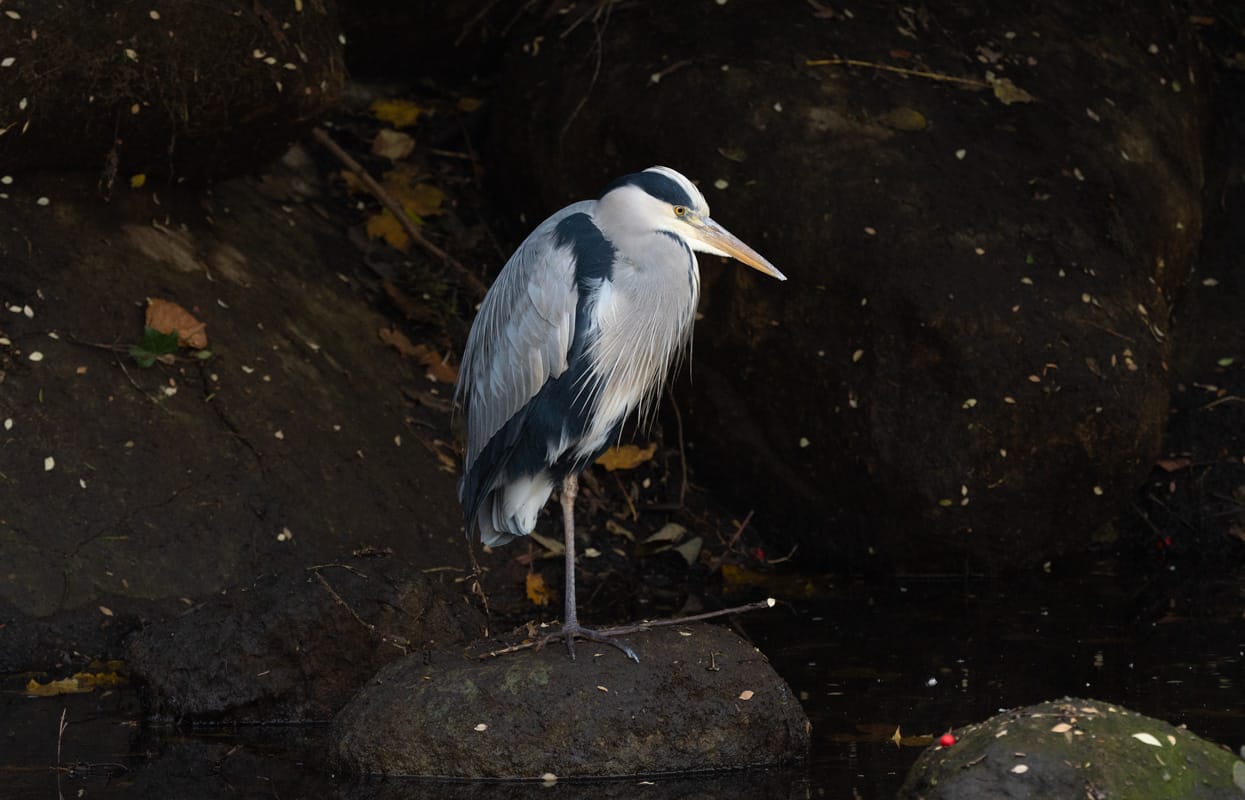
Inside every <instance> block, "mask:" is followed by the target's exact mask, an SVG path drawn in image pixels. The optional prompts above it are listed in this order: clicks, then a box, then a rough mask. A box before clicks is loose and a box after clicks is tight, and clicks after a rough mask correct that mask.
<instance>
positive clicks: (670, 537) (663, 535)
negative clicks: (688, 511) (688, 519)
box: [641, 522, 687, 544]
mask: <svg viewBox="0 0 1245 800" xmlns="http://www.w3.org/2000/svg"><path fill="white" fill-rule="evenodd" d="M686 533H687V528H684V527H683V526H682V525H680V524H679V523H677V522H667V523H666V524H665V525H662V526H661V529H660V530H658V531H657V532H656V533H654V534H653V535H651V536H649V537H648V538H647V539H645V540H644V541H643V542H641V544H652V543H653V542H677V541H679V540H680V539H682V538H683V535H684V534H686Z"/></svg>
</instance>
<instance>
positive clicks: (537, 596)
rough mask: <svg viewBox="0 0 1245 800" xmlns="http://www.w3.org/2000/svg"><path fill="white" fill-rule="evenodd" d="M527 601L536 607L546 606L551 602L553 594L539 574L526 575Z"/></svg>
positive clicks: (530, 573)
mask: <svg viewBox="0 0 1245 800" xmlns="http://www.w3.org/2000/svg"><path fill="white" fill-rule="evenodd" d="M527 599H528V600H531V601H532V602H533V603H535V604H536V605H538V606H547V605H549V603H550V601H552V600H553V592H552V591H551V590H550V589H549V587H548V586H546V585H545V579H544V578H542V577H540V573H539V572H529V573H527Z"/></svg>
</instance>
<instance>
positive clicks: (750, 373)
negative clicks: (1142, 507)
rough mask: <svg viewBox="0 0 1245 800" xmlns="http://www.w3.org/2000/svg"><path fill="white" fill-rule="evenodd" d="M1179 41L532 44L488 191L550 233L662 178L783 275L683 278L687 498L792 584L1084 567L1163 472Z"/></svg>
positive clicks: (620, 18)
mask: <svg viewBox="0 0 1245 800" xmlns="http://www.w3.org/2000/svg"><path fill="white" fill-rule="evenodd" d="M1185 14H1186V12H1185V11H1184V10H1183V9H1182V8H1180V7H1178V6H1175V5H1170V4H1164V6H1163V9H1162V10H1161V11H1159V12H1158V13H1155V12H1154V11H1153V10H1152V9H1148V10H1147V11H1145V12H1140V11H1138V12H1136V13H1134V12H1133V11H1131V10H1129V9H1127V8H1124V7H1121V6H1119V5H1118V4H1116V3H1112V2H1098V3H1091V4H1088V5H1086V4H1082V3H1074V2H1059V3H1054V4H1047V5H1045V6H1042V7H1041V8H1040V9H1038V8H1036V7H1021V6H1013V7H1009V8H1008V9H1001V8H999V7H997V6H994V5H992V4H989V3H967V4H965V3H933V4H925V5H923V6H921V8H920V9H919V10H912V9H906V8H900V7H896V6H889V5H884V4H883V5H872V6H867V7H865V8H861V9H853V13H851V14H841V13H838V12H837V11H834V10H829V11H826V12H825V13H815V12H814V11H813V10H811V9H809V8H808V7H807V6H801V5H798V4H794V5H784V6H781V7H777V8H775V9H773V10H772V13H769V14H765V15H761V14H757V13H755V11H754V10H753V9H751V8H750V7H748V6H747V5H746V4H726V5H721V6H715V7H712V8H709V9H708V10H706V8H702V7H699V6H694V5H687V4H684V5H680V6H675V7H672V8H665V7H662V8H660V9H658V8H657V7H652V6H647V7H646V6H636V7H630V8H622V7H619V8H617V9H616V10H614V12H613V13H611V14H609V15H607V16H606V17H605V18H600V17H598V18H595V19H593V20H591V22H587V21H583V20H579V19H578V18H577V17H576V18H574V19H570V18H568V19H561V18H547V19H545V20H542V21H540V22H537V23H534V24H533V25H532V27H530V28H529V29H528V30H526V31H525V32H524V33H523V34H521V35H520V34H516V36H515V45H514V47H513V48H512V51H511V57H510V60H509V61H508V72H507V80H506V81H505V82H503V83H502V84H501V86H500V87H499V91H498V93H497V100H496V110H497V112H496V114H497V118H498V119H499V120H505V121H506V125H505V128H506V130H507V135H506V136H504V137H496V138H494V139H493V140H492V142H491V145H492V147H493V149H494V151H495V154H496V156H497V157H496V158H495V163H496V164H497V166H498V170H497V172H496V173H495V175H494V179H495V180H494V182H495V184H496V185H497V186H498V187H499V189H501V190H502V191H504V192H506V193H507V194H508V195H509V196H510V197H512V198H514V200H515V202H516V203H517V204H518V205H520V206H521V207H522V208H524V209H525V210H527V212H528V215H529V219H539V218H540V216H539V215H541V214H543V213H548V212H549V211H551V210H553V209H556V208H558V207H559V206H561V205H562V204H564V203H565V202H567V201H568V200H572V199H579V198H582V197H585V196H593V195H594V194H595V193H596V192H597V191H598V190H599V189H600V187H601V186H602V185H604V183H605V182H606V181H608V180H609V179H610V178H611V177H613V176H614V175H617V174H620V173H624V172H627V171H630V170H634V169H637V168H643V167H645V166H648V165H649V164H650V163H670V164H674V165H677V166H678V167H679V168H680V169H681V170H683V171H684V172H685V173H686V174H688V175H689V176H692V177H693V178H695V179H698V180H699V181H700V185H701V187H702V189H703V190H704V191H705V194H706V197H707V199H708V201H709V203H710V205H711V207H712V209H713V212H714V217H715V218H716V219H718V220H719V221H721V222H722V223H723V224H725V225H726V226H727V227H728V228H729V229H731V230H732V231H733V232H734V233H736V234H739V235H740V236H741V237H742V238H743V239H744V240H745V241H748V242H749V243H751V244H753V245H755V246H756V248H757V249H758V250H759V251H761V252H762V253H764V254H765V255H766V256H767V257H768V258H769V259H770V260H772V261H773V262H774V263H775V264H776V265H777V266H778V267H779V268H781V269H783V270H784V271H786V272H787V274H788V276H789V278H790V280H789V281H788V282H787V283H785V284H771V283H763V282H762V281H760V280H759V279H757V278H755V277H754V276H752V275H750V274H747V273H748V271H747V270H745V269H739V268H736V267H734V266H724V265H719V264H718V263H716V262H715V261H714V260H713V259H712V258H705V259H702V267H703V269H702V272H703V275H704V277H703V281H704V296H703V298H702V302H701V311H702V312H703V315H704V317H703V319H702V320H701V321H699V322H698V324H697V328H698V330H697V338H696V349H695V356H696V363H695V365H694V372H695V379H694V380H693V381H692V382H691V384H690V387H689V390H690V393H691V397H690V400H688V401H686V402H687V405H685V406H684V422H685V423H686V430H687V438H688V441H689V444H690V445H691V448H690V449H689V453H690V457H691V458H692V459H693V463H694V464H695V465H696V467H697V468H698V469H699V471H700V473H701V474H702V475H703V476H704V479H705V480H708V481H710V482H711V483H712V484H713V485H714V486H715V487H717V488H718V489H719V490H720V491H721V492H722V496H730V495H731V494H735V495H738V496H746V497H747V501H746V503H747V505H746V507H741V513H742V511H743V510H746V509H747V508H755V509H756V510H757V518H756V520H755V522H756V524H758V525H761V526H763V528H764V529H765V530H767V532H770V533H781V534H782V535H784V536H785V537H787V538H789V539H794V540H796V541H798V542H799V543H800V544H801V551H800V552H801V556H802V558H803V559H804V560H805V563H813V562H814V561H815V560H821V561H823V562H824V561H825V560H826V559H828V558H835V559H843V560H849V561H853V562H854V563H859V562H860V559H858V558H855V557H856V556H862V555H863V554H865V553H869V554H871V555H880V556H882V557H883V558H884V559H885V560H886V561H887V562H888V563H898V564H900V565H904V566H908V567H911V568H913V569H918V570H936V569H940V568H948V569H961V568H963V567H964V566H965V565H966V564H967V565H968V566H969V568H970V569H984V570H993V569H1000V568H1003V567H1006V566H1008V565H1013V566H1014V565H1023V564H1034V563H1041V562H1042V561H1044V560H1046V559H1048V558H1050V557H1051V556H1052V555H1055V554H1058V553H1062V552H1069V551H1074V550H1079V549H1083V548H1084V547H1085V546H1087V545H1088V544H1089V542H1090V541H1091V539H1093V537H1094V536H1095V535H1096V532H1099V531H1100V529H1101V528H1102V526H1104V524H1106V523H1107V522H1108V521H1109V520H1110V519H1112V518H1113V517H1114V516H1115V515H1116V514H1118V513H1119V511H1120V509H1121V508H1122V507H1124V506H1125V505H1126V503H1127V501H1128V500H1129V499H1130V498H1131V497H1132V494H1133V492H1134V491H1135V489H1136V487H1137V486H1138V485H1139V483H1140V482H1141V480H1142V479H1143V477H1144V476H1145V474H1146V472H1147V471H1148V469H1149V467H1150V465H1151V463H1152V461H1153V458H1154V457H1155V455H1156V454H1157V451H1158V448H1159V445H1160V437H1161V435H1162V431H1163V426H1164V424H1165V422H1166V415H1167V408H1168V391H1169V385H1168V384H1169V378H1168V375H1167V368H1168V359H1169V357H1170V348H1171V337H1170V334H1171V331H1170V326H1169V315H1170V312H1171V305H1172V301H1173V298H1174V297H1175V296H1176V294H1177V293H1178V292H1179V290H1180V289H1181V288H1182V287H1183V286H1184V285H1185V282H1186V279H1187V276H1188V274H1189V272H1190V269H1191V267H1192V259H1193V257H1194V254H1195V250H1196V247H1197V243H1198V239H1199V236H1200V230H1201V224H1202V223H1201V219H1202V198H1201V190H1202V183H1203V163H1202V159H1203V150H1202V147H1203V145H1202V142H1203V140H1204V136H1203V132H1204V125H1205V121H1206V114H1205V106H1206V97H1207V93H1208V87H1209V81H1208V80H1207V79H1206V74H1205V70H1206V63H1205V61H1204V60H1203V58H1202V56H1201V55H1200V53H1199V51H1198V50H1197V47H1196V45H1195V44H1194V43H1193V41H1192V39H1191V36H1190V35H1189V31H1188V26H1187V25H1185V24H1184V20H1185ZM576 21H578V22H579V23H581V24H577V25H576V24H575V23H576ZM692 28H695V29H696V30H698V31H700V34H699V35H698V36H696V37H693V38H690V39H689V37H687V35H686V33H685V32H686V31H687V30H689V29H692ZM744 29H746V30H748V31H749V35H748V36H747V37H746V38H745V39H742V40H741V39H740V38H739V36H738V31H740V30H744ZM541 34H544V38H543V39H541V44H542V46H541V47H540V48H538V49H537V48H535V47H533V46H532V42H533V41H535V38H536V37H537V36H539V35H541ZM843 53H850V54H851V56H852V57H853V58H854V59H855V60H856V63H854V64H846V63H843V62H835V61H834V59H833V58H831V56H833V55H835V54H843ZM585 64H590V65H592V64H595V65H597V66H598V68H597V69H586V68H584V67H583V65H585ZM894 70H901V71H903V70H908V71H909V72H908V73H906V74H897V73H896V72H895V71H894ZM930 75H933V76H935V77H933V78H931V77H930ZM1002 79H1006V80H1007V81H1010V82H1011V84H999V83H998V81H1000V80H1002ZM991 81H994V83H991ZM1012 89H1019V90H1023V92H1024V93H1027V95H1028V97H1027V98H1026V97H1025V95H1022V94H1020V93H1019V92H1015V91H1012ZM745 454H746V455H745ZM828 530H829V531H833V534H832V535H826V532H827V531H828ZM840 563H841V561H840Z"/></svg>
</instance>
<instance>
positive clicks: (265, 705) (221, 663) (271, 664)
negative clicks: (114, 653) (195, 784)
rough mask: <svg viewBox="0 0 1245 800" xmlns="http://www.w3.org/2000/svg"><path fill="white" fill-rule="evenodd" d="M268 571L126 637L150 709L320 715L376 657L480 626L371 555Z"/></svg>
mask: <svg viewBox="0 0 1245 800" xmlns="http://www.w3.org/2000/svg"><path fill="white" fill-rule="evenodd" d="M355 563H356V564H358V566H355V565H353V564H325V565H321V566H317V567H309V568H307V569H306V570H304V571H303V573H302V574H294V575H281V576H265V577H263V578H260V579H259V580H257V581H255V582H254V583H253V584H252V585H250V586H245V587H241V588H237V589H233V590H229V591H223V592H221V593H220V594H219V595H218V596H217V597H214V598H212V599H210V600H208V601H206V602H205V603H203V604H201V605H198V606H196V607H194V608H191V609H189V610H187V611H186V612H185V613H183V614H181V615H179V616H178V617H177V618H175V619H173V620H170V621H168V622H164V623H159V624H155V625H151V626H149V627H147V628H145V629H144V630H142V631H141V632H139V633H137V634H136V635H135V636H133V637H132V638H131V640H130V641H129V644H128V647H127V651H126V662H127V663H128V665H129V669H130V673H131V675H132V677H133V679H134V680H135V681H136V682H137V683H138V684H139V685H140V686H141V687H143V690H144V703H145V708H146V710H147V713H148V714H149V715H152V716H155V717H157V718H163V719H172V720H175V721H177V722H179V723H194V722H276V721H281V722H290V721H302V722H307V721H325V720H328V719H330V718H332V716H333V715H334V714H335V713H337V711H338V710H340V709H341V707H342V706H343V705H345V703H346V701H347V700H348V699H349V698H350V697H351V696H352V695H353V694H354V693H355V691H356V690H357V689H358V687H359V686H360V685H362V683H363V682H364V681H366V680H367V679H368V678H369V677H370V676H371V675H372V674H373V673H374V672H375V671H376V670H377V669H379V668H380V667H381V666H382V665H384V664H386V663H388V662H390V661H392V660H394V659H397V658H400V657H402V656H403V655H405V654H408V653H411V652H422V651H424V650H426V649H428V648H435V647H447V646H452V645H454V644H457V643H460V642H464V641H466V640H469V639H470V638H472V637H473V636H476V635H478V634H479V633H480V632H481V631H482V630H483V629H484V619H483V617H482V616H481V615H480V613H479V612H478V611H476V610H475V608H473V607H471V606H469V605H467V602H466V598H464V597H463V596H462V595H460V594H458V593H457V592H453V591H452V590H447V589H446V588H445V587H444V586H443V585H440V584H438V583H437V582H435V581H432V580H430V579H428V578H427V577H425V576H423V575H420V574H418V573H415V574H411V571H410V570H409V569H405V570H404V569H403V568H401V567H400V566H399V565H394V564H386V563H384V562H383V561H381V562H379V563H378V562H377V561H375V560H373V561H371V562H370V563H369V562H367V561H356V562H355Z"/></svg>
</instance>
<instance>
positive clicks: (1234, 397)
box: [1197, 394, 1245, 411]
mask: <svg viewBox="0 0 1245 800" xmlns="http://www.w3.org/2000/svg"><path fill="white" fill-rule="evenodd" d="M1222 403H1245V397H1238V396H1237V395H1234V394H1230V395H1228V396H1226V397H1221V398H1219V399H1218V400H1211V401H1210V402H1209V403H1207V404H1206V405H1204V406H1198V409H1197V410H1198V411H1205V410H1207V409H1208V408H1214V407H1215V406H1217V405H1220V404H1222Z"/></svg>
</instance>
